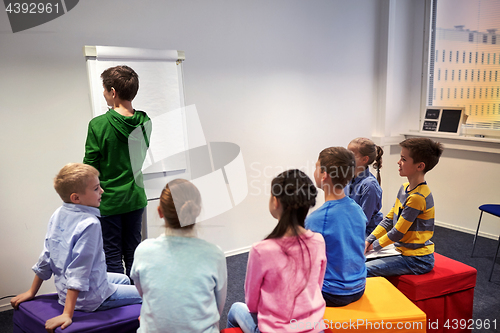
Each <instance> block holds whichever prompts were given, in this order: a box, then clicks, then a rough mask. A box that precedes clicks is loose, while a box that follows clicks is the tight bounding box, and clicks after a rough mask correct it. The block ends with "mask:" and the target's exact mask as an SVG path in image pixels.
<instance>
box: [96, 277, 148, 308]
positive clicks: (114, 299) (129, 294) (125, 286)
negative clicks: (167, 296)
mask: <svg viewBox="0 0 500 333" xmlns="http://www.w3.org/2000/svg"><path fill="white" fill-rule="evenodd" d="M108 282H109V283H113V284H115V285H116V286H117V289H116V291H115V292H114V293H113V294H112V295H111V296H109V297H108V298H107V299H106V300H105V301H104V302H102V304H101V306H99V307H98V308H97V310H96V311H102V310H108V309H113V308H118V307H120V306H124V305H131V304H140V303H142V298H141V295H139V292H138V291H137V288H136V287H135V286H133V285H130V279H129V278H128V276H126V275H125V274H118V273H108Z"/></svg>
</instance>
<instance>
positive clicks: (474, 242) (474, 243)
mask: <svg viewBox="0 0 500 333" xmlns="http://www.w3.org/2000/svg"><path fill="white" fill-rule="evenodd" d="M483 213H484V212H483V211H481V214H480V215H479V222H478V223H477V229H476V235H475V236H474V241H473V242H472V253H471V254H470V257H471V258H472V256H473V255H474V249H475V248H476V240H477V234H478V233H479V226H480V225H481V218H482V217H483Z"/></svg>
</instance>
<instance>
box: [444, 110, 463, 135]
mask: <svg viewBox="0 0 500 333" xmlns="http://www.w3.org/2000/svg"><path fill="white" fill-rule="evenodd" d="M461 115H462V110H443V114H442V115H441V123H440V124H439V132H446V133H457V131H458V126H459V125H460V117H461Z"/></svg>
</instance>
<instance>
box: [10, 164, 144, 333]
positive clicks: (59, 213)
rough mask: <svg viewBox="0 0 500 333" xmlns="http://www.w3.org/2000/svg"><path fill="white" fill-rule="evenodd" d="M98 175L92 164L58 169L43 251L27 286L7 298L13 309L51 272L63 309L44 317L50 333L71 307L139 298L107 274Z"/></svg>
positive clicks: (67, 318)
mask: <svg viewBox="0 0 500 333" xmlns="http://www.w3.org/2000/svg"><path fill="white" fill-rule="evenodd" d="M98 176H99V172H98V171H97V170H96V169H95V168H94V167H92V166H90V165H86V164H81V163H70V164H67V165H65V166H64V167H63V168H62V169H61V171H59V173H58V175H57V176H56V178H55V179H54V187H55V189H56V191H57V193H58V194H59V196H60V197H61V199H62V200H63V205H62V206H61V207H60V208H58V209H57V210H56V211H55V213H54V214H53V215H52V217H51V218H50V221H49V226H48V230H47V235H46V236H45V243H44V248H43V251H42V253H41V255H40V258H39V259H38V262H37V263H36V264H35V265H34V266H33V271H34V272H35V278H34V280H33V283H32V285H31V288H30V289H29V290H28V291H26V292H24V293H22V294H19V295H17V296H16V297H13V298H12V299H11V301H10V304H11V305H12V307H14V308H15V309H17V308H18V307H19V304H21V303H22V302H25V301H28V300H31V299H32V298H34V297H35V295H36V293H37V292H38V290H39V289H40V286H41V285H42V282H43V281H44V280H48V279H49V278H50V277H51V276H52V274H54V282H55V285H56V290H57V293H58V296H59V304H61V305H63V306H64V310H63V313H62V314H61V315H60V316H57V317H54V318H51V319H49V320H47V322H46V323H45V328H46V329H47V330H48V331H49V332H52V331H53V330H55V329H56V328H57V327H59V326H60V327H61V328H62V329H65V328H66V327H68V326H69V325H71V323H72V318H73V313H74V310H80V311H86V312H92V311H99V310H106V309H110V308H115V307H119V306H123V305H129V304H137V303H141V302H142V300H141V297H140V296H139V293H138V292H137V289H136V288H135V287H134V286H132V285H130V279H129V278H128V277H127V276H126V275H124V274H118V273H106V260H105V256H104V251H103V247H102V233H101V225H100V223H99V219H98V218H97V217H98V216H99V208H98V207H99V205H100V203H101V194H102V192H103V190H102V188H101V186H100V184H99V178H98Z"/></svg>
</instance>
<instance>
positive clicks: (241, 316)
mask: <svg viewBox="0 0 500 333" xmlns="http://www.w3.org/2000/svg"><path fill="white" fill-rule="evenodd" d="M231 327H239V328H241V330H242V331H243V332H244V333H260V331H259V327H258V326H257V314H256V313H251V312H250V311H248V306H247V305H246V304H245V303H241V302H236V303H234V304H233V305H231V309H229V313H228V314H227V328H231Z"/></svg>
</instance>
